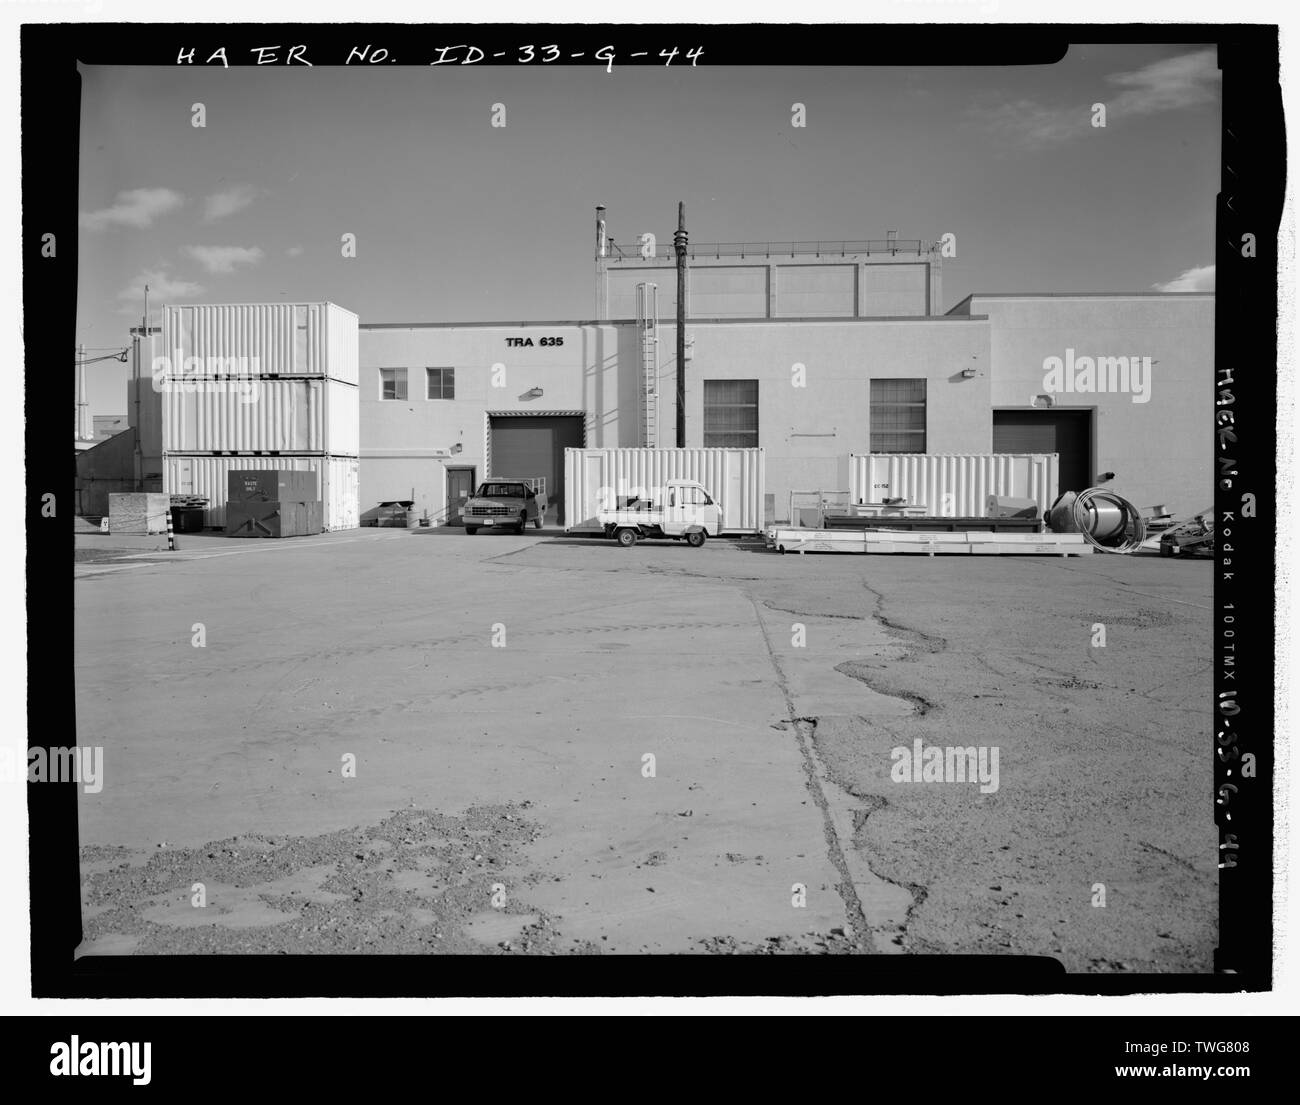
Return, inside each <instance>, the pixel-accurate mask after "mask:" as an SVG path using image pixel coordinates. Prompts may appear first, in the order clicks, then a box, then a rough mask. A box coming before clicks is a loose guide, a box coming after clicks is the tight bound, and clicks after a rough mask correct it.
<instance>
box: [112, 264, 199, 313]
mask: <svg viewBox="0 0 1300 1105" xmlns="http://www.w3.org/2000/svg"><path fill="white" fill-rule="evenodd" d="M146 284H148V285H149V302H150V303H152V304H155V305H157V304H160V303H171V302H173V301H175V300H178V299H193V298H194V297H195V296H198V295H202V294H203V285H202V284H196V283H194V282H193V281H192V280H179V279H177V278H176V277H174V276H172V275H171V273H169V272H168V271H167V268H166V266H165V265H159V266H158V267H157V268H152V269H144V270H142V271H141V272H139V273H137V274H136V276H135V278H134V279H133V280H131V281H130V282H129V283H128V284H127V285H126V287H125V288H123V289H122V290H121V291H120V292H118V293H117V298H118V299H119V300H120V301H121V304H122V305H121V307H120V308H119V311H121V312H122V313H123V314H128V315H131V314H139V313H140V308H141V307H142V306H143V305H144V286H145V285H146Z"/></svg>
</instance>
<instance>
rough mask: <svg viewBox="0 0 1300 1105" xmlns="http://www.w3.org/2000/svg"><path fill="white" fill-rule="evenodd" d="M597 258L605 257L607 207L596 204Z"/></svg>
mask: <svg viewBox="0 0 1300 1105" xmlns="http://www.w3.org/2000/svg"><path fill="white" fill-rule="evenodd" d="M596 256H597V257H604V256H605V205H604V204H602V203H598V204H596Z"/></svg>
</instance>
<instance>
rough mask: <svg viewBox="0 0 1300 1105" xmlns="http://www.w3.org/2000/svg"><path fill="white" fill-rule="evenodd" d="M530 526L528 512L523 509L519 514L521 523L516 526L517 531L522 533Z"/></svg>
mask: <svg viewBox="0 0 1300 1105" xmlns="http://www.w3.org/2000/svg"><path fill="white" fill-rule="evenodd" d="M527 527H528V512H527V511H522V512H520V515H519V524H518V525H517V526H516V527H515V533H517V534H522V533H523V532H524V530H525V529H526V528H527Z"/></svg>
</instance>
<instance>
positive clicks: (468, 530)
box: [465, 526, 478, 537]
mask: <svg viewBox="0 0 1300 1105" xmlns="http://www.w3.org/2000/svg"><path fill="white" fill-rule="evenodd" d="M476 533H478V526H466V527H465V536H466V537H473V536H474V534H476Z"/></svg>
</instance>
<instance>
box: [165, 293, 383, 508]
mask: <svg viewBox="0 0 1300 1105" xmlns="http://www.w3.org/2000/svg"><path fill="white" fill-rule="evenodd" d="M162 331H163V332H162V339H163V340H162V350H163V352H162V354H161V358H165V359H160V363H157V364H155V366H154V381H153V383H154V387H155V389H157V390H158V391H160V392H161V393H162V436H163V490H164V491H165V492H167V493H170V494H192V495H204V496H206V497H207V499H208V502H209V510H208V520H207V521H208V525H210V526H224V525H225V524H226V502H227V494H226V493H227V486H228V480H229V474H230V473H231V472H232V471H240V470H248V469H288V470H301V471H310V472H312V473H314V474H315V481H316V493H315V495H314V496H313V498H315V499H319V500H321V502H322V503H323V504H324V505H323V511H324V518H323V522H324V526H325V528H326V529H350V528H353V527H355V526H357V525H359V524H360V520H359V509H358V484H359V480H358V469H359V460H358V457H359V455H360V451H361V450H360V409H359V402H358V398H359V393H358V388H357V375H358V373H357V316H356V315H354V314H353V313H352V312H351V311H347V310H344V309H343V308H342V307H338V306H336V305H335V304H333V303H257V304H221V305H210V306H194V307H188V306H186V307H165V308H163V327H162Z"/></svg>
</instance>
